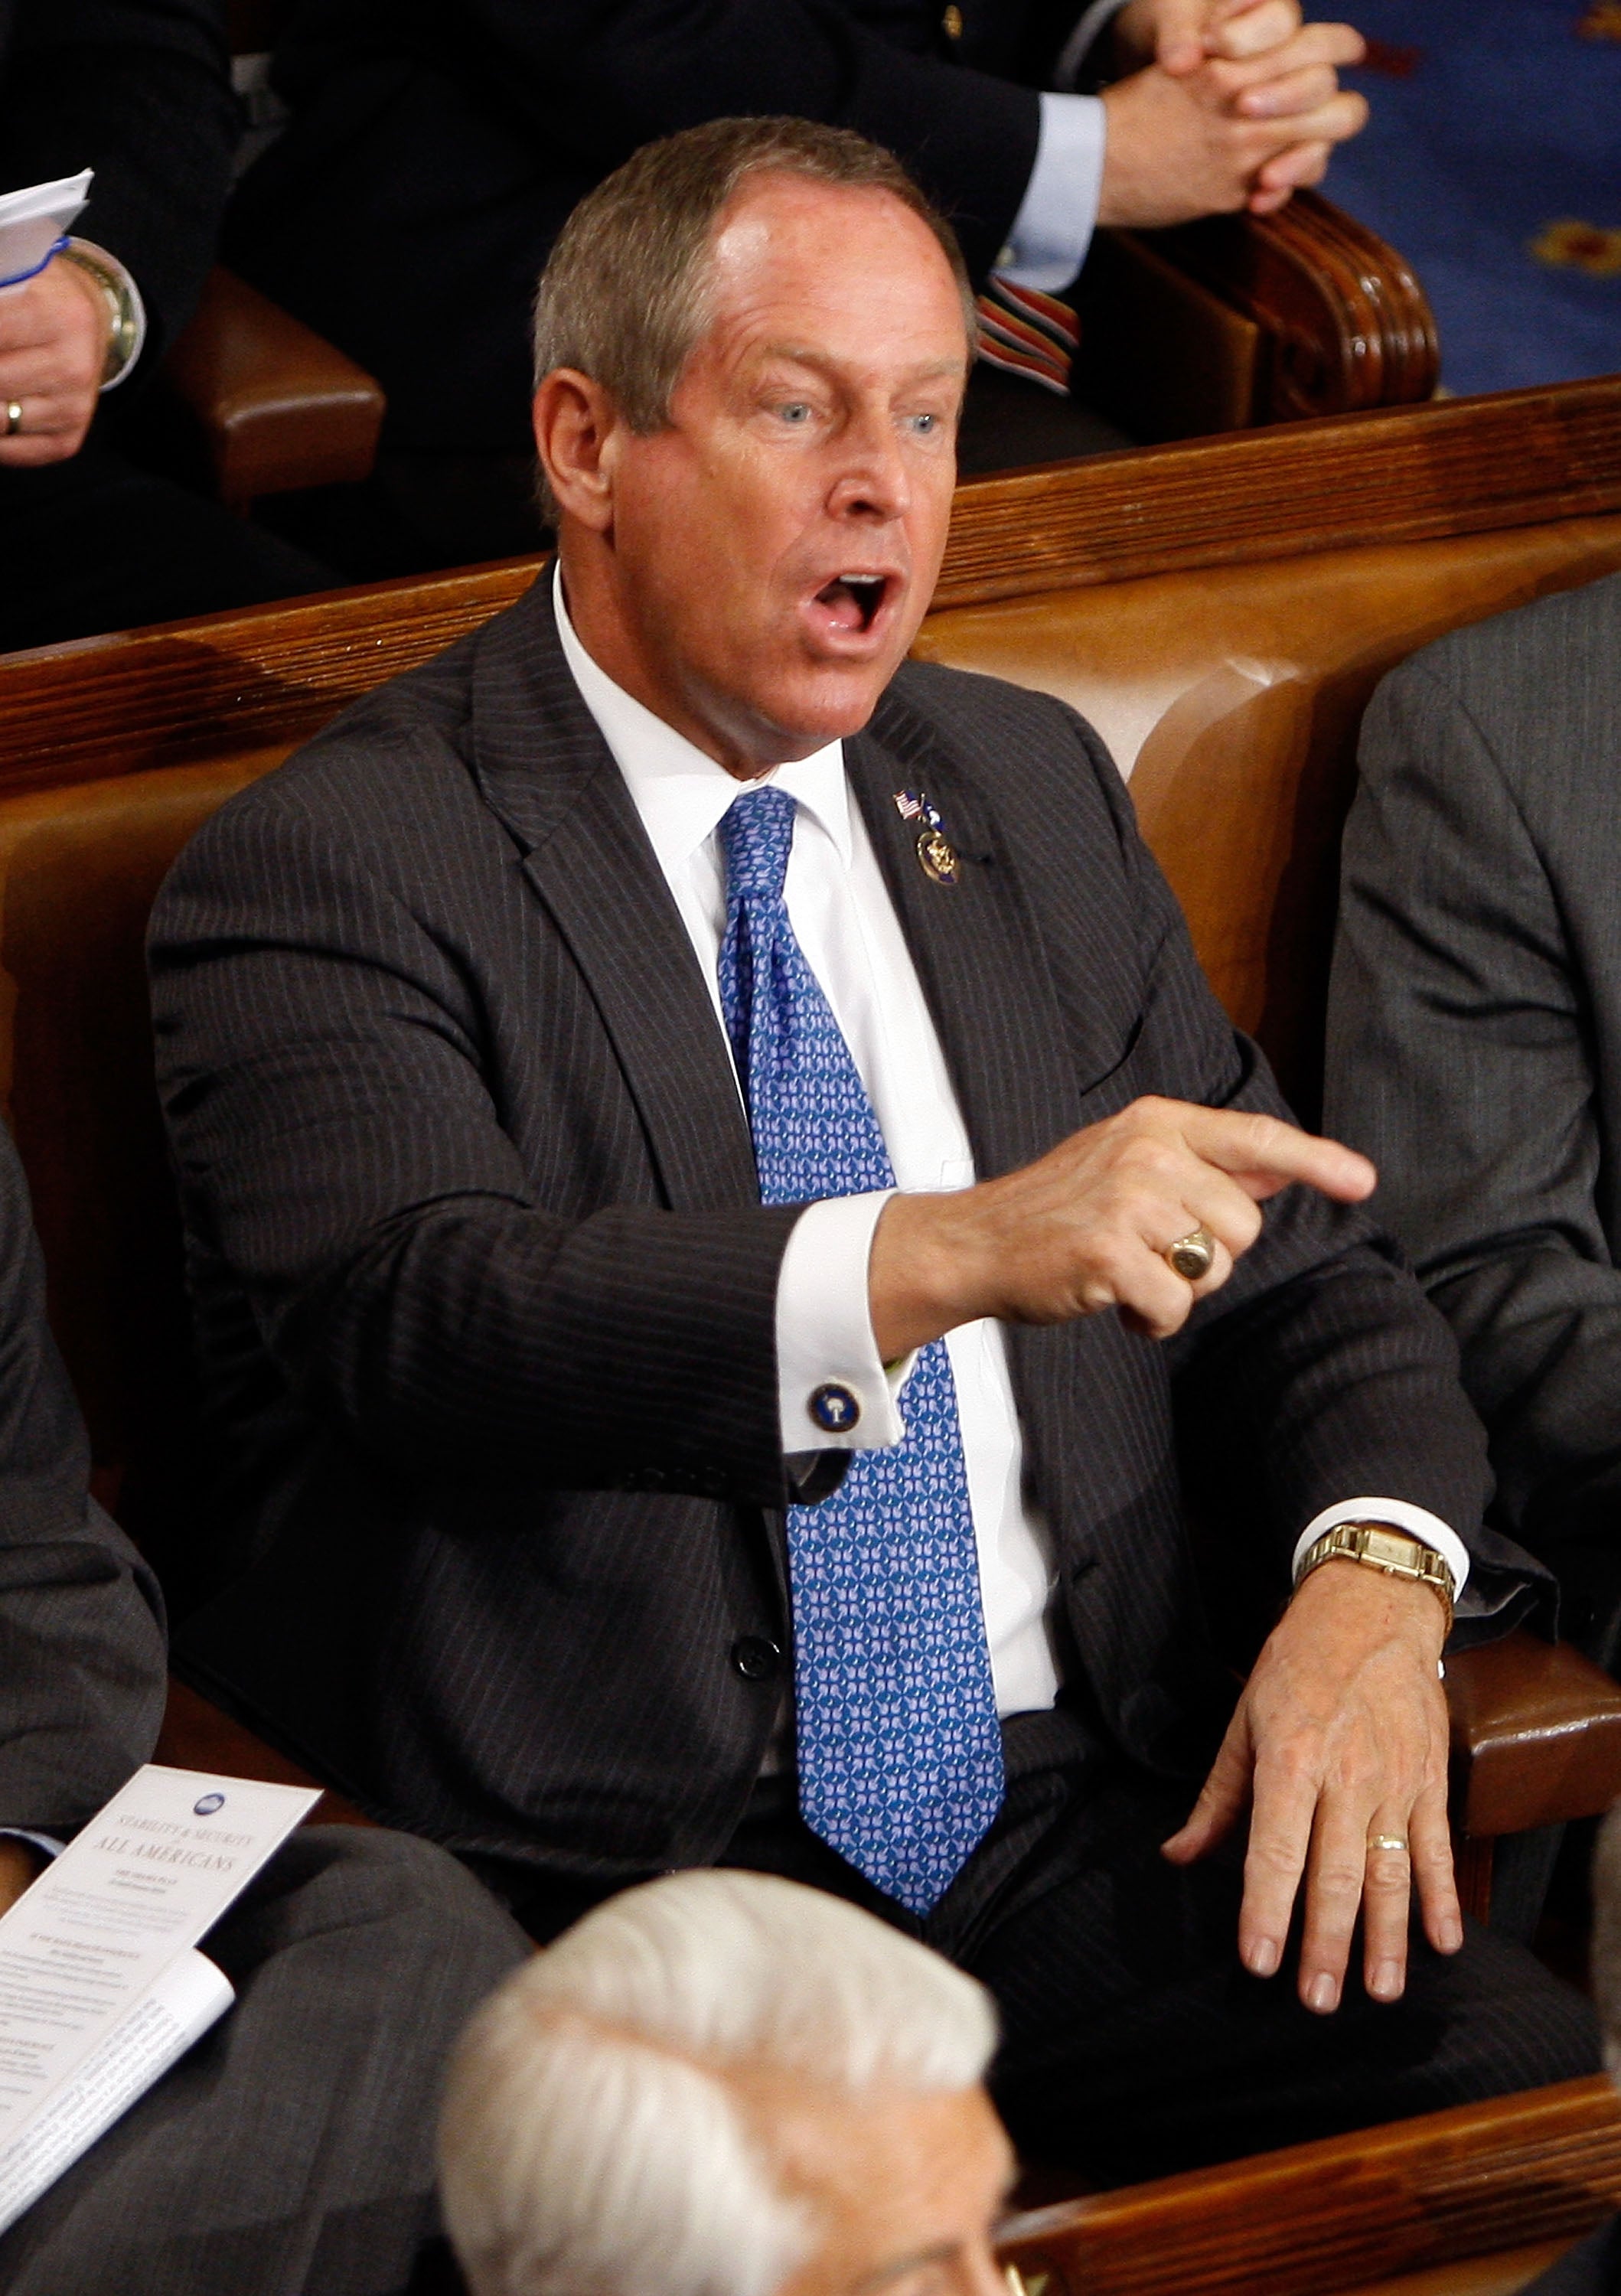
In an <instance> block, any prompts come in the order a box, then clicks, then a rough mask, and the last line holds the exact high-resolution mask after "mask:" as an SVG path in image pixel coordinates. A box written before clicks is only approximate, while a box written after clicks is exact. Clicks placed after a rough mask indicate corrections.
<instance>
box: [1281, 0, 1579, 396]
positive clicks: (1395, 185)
mask: <svg viewBox="0 0 1621 2296" xmlns="http://www.w3.org/2000/svg"><path fill="white" fill-rule="evenodd" d="M1310 12H1311V13H1312V14H1314V15H1325V16H1341V15H1343V16H1344V17H1347V18H1348V19H1349V20H1350V21H1352V22H1353V23H1355V25H1356V27H1357V29H1358V30H1359V31H1362V32H1363V33H1365V34H1366V35H1367V37H1368V38H1369V40H1370V42H1371V43H1372V44H1373V46H1372V53H1371V68H1369V67H1364V68H1363V70H1359V71H1356V72H1354V73H1350V74H1347V78H1348V80H1349V81H1350V83H1351V84H1352V85H1354V86H1358V87H1360V88H1361V89H1362V91H1363V94H1365V95H1366V96H1367V98H1368V101H1369V102H1370V104H1371V106H1372V111H1373V117H1372V119H1371V121H1370V122H1369V124H1368V127H1367V128H1366V129H1365V130H1364V132H1363V135H1361V136H1359V137H1358V138H1357V140H1356V142H1355V143H1352V144H1351V145H1349V146H1348V147H1347V148H1345V149H1342V150H1341V151H1340V152H1337V153H1336V155H1335V158H1334V161H1333V164H1332V166H1331V168H1330V171H1329V177H1328V181H1327V183H1326V184H1324V186H1323V189H1324V190H1325V191H1326V192H1327V193H1328V195H1329V197H1330V199H1332V200H1334V201H1338V203H1339V205H1340V206H1341V207H1343V208H1346V209H1349V211H1350V213H1351V214H1352V215H1354V216H1357V217H1361V219H1362V221H1363V222H1364V223H1366V224H1369V225H1371V226H1372V228H1373V229H1374V230H1375V231H1377V232H1379V234H1381V236H1382V237H1384V238H1386V239H1388V240H1389V242H1391V244H1392V245H1393V246H1395V247H1396V248H1399V249H1400V250H1401V252H1402V253H1403V254H1404V256H1405V257H1406V258H1407V259H1408V261H1409V262H1410V263H1411V264H1412V266H1413V269H1414V270H1415V271H1416V272H1417V273H1418V275H1419V278H1420V281H1421V282H1422V283H1423V286H1424V289H1425V291H1426V292H1427V293H1428V295H1429V299H1430V301H1431V303H1432V304H1433V305H1434V307H1435V312H1436V317H1437V323H1438V324H1439V327H1440V333H1441V379H1442V381H1443V383H1444V384H1445V387H1446V388H1447V389H1449V390H1453V391H1459V392H1462V391H1475V390H1508V389H1514V388H1516V387H1518V386H1520V385H1523V384H1527V383H1538V382H1562V381H1570V380H1573V379H1574V378H1576V377H1577V376H1580V375H1592V374H1610V373H1616V372H1617V370H1621V0H1586V4H1584V0H1341V4H1338V5H1335V6H1332V7H1329V6H1324V5H1322V0H1317V4H1316V5H1314V7H1313V8H1312V9H1311V11H1310Z"/></svg>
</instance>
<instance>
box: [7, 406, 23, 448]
mask: <svg viewBox="0 0 1621 2296" xmlns="http://www.w3.org/2000/svg"><path fill="white" fill-rule="evenodd" d="M21 428H22V401H21V399H20V398H8V399H7V400H6V402H5V435H6V437H7V438H8V439H14V438H15V437H16V436H17V433H18V432H19V430H21Z"/></svg>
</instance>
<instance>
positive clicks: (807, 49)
mask: <svg viewBox="0 0 1621 2296" xmlns="http://www.w3.org/2000/svg"><path fill="white" fill-rule="evenodd" d="M447 13H448V12H447ZM888 14H889V15H890V16H891V17H892V18H894V17H897V16H898V14H899V12H897V11H896V10H893V9H891V10H890V11H888ZM918 15H919V17H920V19H921V21H922V22H924V23H926V24H929V25H932V21H933V19H934V12H933V11H928V12H924V11H919V12H918ZM454 18H455V20H456V22H455V30H454V41H455V47H456V53H454V54H451V53H446V54H445V55H443V56H442V57H439V58H438V59H436V60H437V61H441V62H442V63H443V64H444V65H445V66H446V68H447V69H450V70H462V71H463V72H464V71H465V70H467V69H468V67H469V63H470V61H471V62H472V63H473V64H474V66H475V68H476V67H477V64H478V61H479V55H480V53H482V56H483V57H484V59H485V68H486V69H487V71H488V72H489V74H490V76H491V78H492V79H493V80H497V79H498V81H499V86H500V89H501V94H502V99H503V105H507V106H512V107H516V108H517V109H519V110H520V111H521V112H522V113H523V114H524V115H525V116H526V117H527V118H528V120H529V121H530V122H531V124H532V125H533V127H535V128H536V130H537V131H538V132H539V133H540V135H542V136H544V139H545V144H546V149H547V152H548V154H549V155H550V156H551V157H552V158H553V160H557V159H561V158H562V157H563V156H564V155H568V156H569V158H571V159H572V160H574V161H575V162H576V163H577V164H580V165H582V166H583V168H585V171H586V172H587V174H589V175H602V174H606V173H607V172H608V171H609V170H610V168H615V167H617V166H618V164H619V162H620V161H621V160H625V159H626V158H628V157H629V155H630V153H631V152H633V151H634V150H635V149H636V147H637V146H638V145H639V144H642V143H647V142H648V141H650V140H651V138H652V137H654V136H658V135H671V134H673V133H674V132H675V130H677V129H678V128H683V127H693V126H695V125H697V124H698V123H699V122H700V121H702V120H706V119H725V118H727V117H730V116H732V115H733V114H740V113H749V114H753V113H760V114H772V113H792V114H795V115H797V116H798V117H799V118H802V119H821V120H826V121H829V122H831V124H833V125H835V126H838V127H853V128H856V129H857V130H858V131H859V132H860V133H861V134H862V135H867V136H870V137H871V138H872V141H873V142H874V143H881V144H883V145H884V146H885V148H886V149H887V150H889V151H892V152H896V154H898V156H899V157H900V158H901V159H902V160H905V162H906V163H907V165H908V167H910V168H912V169H913V172H914V173H915V174H916V175H917V176H918V178H919V180H920V181H921V183H922V184H923V185H924V186H925V188H926V189H927V190H928V191H929V193H930V194H931V196H932V197H933V198H934V199H935V200H936V201H937V203H938V204H939V205H940V206H941V207H942V208H943V209H945V211H946V214H947V215H948V216H949V217H951V220H952V222H953V223H954V225H955V226H956V229H957V232H958V234H959V236H960V238H961V239H962V246H963V252H964V254H965V255H966V257H967V258H968V263H969V267H970V271H971V272H972V273H973V275H974V276H975V277H976V278H977V279H978V278H980V277H982V276H983V275H984V274H985V273H986V272H987V271H988V270H989V269H990V267H991V266H992V264H993V263H994V262H995V258H996V254H997V251H998V250H999V249H1000V248H1001V246H1002V244H1003V241H1004V240H1005V239H1006V237H1007V235H1008V232H1009V230H1010V228H1011V225H1012V222H1013V218H1014V217H1015V216H1016V215H1017V214H1018V212H1019V202H1020V201H1021V200H1022V199H1023V197H1024V194H1025V190H1026V187H1027V184H1028V182H1029V179H1030V171H1031V169H1032V168H1034V166H1035V164H1036V143H1037V139H1038V137H1039V135H1040V121H1041V105H1040V99H1039V97H1038V96H1037V95H1036V92H1035V90H1034V89H1033V88H1029V87H1021V86H1014V85H1013V84H1012V83H1011V81H1009V80H1006V79H1003V78H999V77H997V76H996V75H995V74H992V73H989V72H983V71H975V70H970V69H966V68H964V67H962V66H960V65H958V64H955V63H954V62H952V61H948V60H947V59H946V57H944V56H941V55H936V54H932V53H928V51H927V48H926V47H923V48H920V47H919V46H918V45H912V44H910V43H908V44H905V45H902V44H899V43H897V40H896V38H894V37H884V36H883V35H882V34H880V32H878V31H876V30H874V29H872V28H871V27H870V26H868V25H867V24H864V23H863V22H861V21H859V17H858V14H857V12H856V11H854V10H852V9H850V8H848V7H846V6H841V5H839V4H838V0H674V4H671V0H616V4H613V5H609V4H606V0H553V4H549V5H547V6H544V7H537V6H536V5H535V4H534V0H466V4H465V5H464V6H463V7H462V8H460V9H458V10H456V11H454ZM448 37H449V36H448V35H446V38H447V39H448ZM464 43H467V45H463V44H464Z"/></svg>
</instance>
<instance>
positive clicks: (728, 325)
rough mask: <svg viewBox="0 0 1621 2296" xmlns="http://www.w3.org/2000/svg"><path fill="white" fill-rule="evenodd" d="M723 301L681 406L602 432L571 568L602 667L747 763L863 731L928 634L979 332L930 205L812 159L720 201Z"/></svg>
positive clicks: (775, 759)
mask: <svg viewBox="0 0 1621 2296" xmlns="http://www.w3.org/2000/svg"><path fill="white" fill-rule="evenodd" d="M709 308H710V313H711V320H710V324H709V326H708V330H707V331H706V332H705V334H704V336H703V337H702V339H701V340H700V342H699V343H698V345H697V347H696V348H695V349H694V350H693V352H692V357H690V359H689V360H688V362H687V365H686V367H685V369H684V372H683V374H682V377H681V380H680V381H679V383H678V384H677V386H676V389H675V394H674V398H673V399H672V402H671V408H670V421H669V423H668V426H667V428H666V429H664V430H660V431H658V432H656V433H655V434H654V435H653V436H651V438H637V437H636V436H634V434H633V433H631V432H630V431H628V430H626V429H625V428H624V427H623V425H617V426H616V427H615V428H614V429H613V430H612V431H611V434H610V436H609V437H608V439H607V440H606V443H605V445H604V447H603V450H602V469H603V471H604V474H605V477H606V480H607V489H606V491H607V492H608V493H609V494H610V496H611V520H610V526H609V527H608V529H607V530H606V531H605V532H602V533H600V534H593V535H591V536H590V537H587V540H588V553H587V554H588V556H589V558H590V560H591V563H590V564H589V565H587V566H580V567H578V568H577V559H578V556H579V553H578V551H577V549H576V548H571V542H573V541H574V540H575V539H576V537H571V536H570V533H569V521H568V519H567V517H566V516H565V523H564V529H563V545H564V556H563V569H564V576H565V579H566V581H567V583H568V586H569V603H570V606H571V609H574V610H575V611H576V613H577V620H578V622H579V624H580V635H581V636H582V638H583V639H584V640H585V644H586V645H587V647H588V649H589V650H590V651H591V652H592V653H593V654H594V655H595V657H596V659H597V660H599V661H600V662H601V663H602V667H603V668H605V669H607V670H608V672H609V674H610V676H614V677H616V678H618V682H619V683H620V684H621V685H626V686H627V687H628V689H629V690H630V691H631V692H632V693H635V694H636V696H637V698H638V700H640V701H643V702H645V703H646V704H647V705H648V706H649V707H650V708H651V709H654V710H655V711H656V712H657V714H658V715H659V716H660V717H664V718H665V719H666V720H667V722H668V723H670V724H673V725H675V726H676V727H677V728H678V729H679V730H680V731H682V732H684V733H685V734H687V735H688V737H689V739H692V740H694V741H696V742H698V743H699V745H700V747H701V748H703V749H704V750H707V751H708V754H709V755H711V756H713V757H716V758H719V759H720V761H721V762H722V763H723V764H725V765H726V766H727V767H729V768H730V769H731V770H732V771H733V772H734V773H740V774H741V775H745V776H747V775H753V774H756V773H759V772H761V771H764V770H765V768H767V767H770V766H773V765H778V764H782V763H784V762H785V761H787V760H788V759H790V758H796V757H806V756H808V755H809V754H810V753H811V752H812V751H813V750H816V749H819V748H821V747H822V746H823V744H824V743H826V742H830V741H832V740H835V739H837V738H838V737H839V736H841V735H843V734H852V733H855V732H856V731H858V730H859V728H860V727H861V726H864V725H865V723H866V721H867V719H868V717H870V716H871V715H872V709H873V707H874V705H875V703H876V702H877V700H878V697H879V695H880V693H882V691H883V689H884V687H885V685H887V684H888V681H889V679H890V677H891V676H893V675H894V673H895V670H896V667H897V665H898V664H899V662H900V661H901V660H902V658H903V657H904V655H905V652H906V649H907V647H908V646H909V645H910V644H911V643H912V640H913V636H914V635H916V631H917V627H918V624H919V623H920V622H921V619H922V617H923V613H924V611H925V609H926V607H927V606H928V603H929V596H930V594H931V593H932V591H933V588H934V584H935V577H936V575H937V572H938V570H939V563H940V557H941V553H942V552H943V551H944V549H945V546H946V527H947V524H948V521H949V519H950V513H951V496H952V488H953V486H954V481H955V475H956V451H955V450H956V426H957V417H958V414H959V411H960V409H961V405H962V391H963V386H964V382H965V379H966V373H967V349H966V345H965V342H964V334H963V315H962V302H961V300H960V298H959V296H958V292H957V288H956V284H955V282H954V279H953V277H952V274H951V269H950V266H949V265H948V264H947V263H946V258H945V257H944V255H943V254H942V253H941V251H940V249H939V247H938V245H937V242H936V241H935V239H934V237H933V234H931V233H930V232H929V230H928V229H927V227H926V226H925V225H923V224H922V223H921V221H920V220H919V218H918V217H916V216H915V215H913V213H912V212H911V210H910V209H907V208H906V207H905V206H904V205H903V204H902V203H901V201H898V200H896V199H895V198H894V197H893V196H892V195H891V194H890V193H887V192H876V191H868V190H849V189H846V188H843V187H840V186H835V185H831V184H818V183H813V182H809V181H806V179H804V178H803V177H795V176H759V177H757V178H756V179H754V180H753V181H752V182H750V183H748V184H745V186H744V188H743V190H742V191H741V193H740V194H739V196H738V197H737V199H736V200H735V201H733V203H732V205H731V206H730V208H728V209H727V210H726V212H725V215H724V216H723V217H722V219H721V226H720V230H719V233H718V235H717V237H716V246H715V258H714V271H713V275H712V291H711V301H710V306H709ZM565 508H566V505H565ZM577 575H578V576H581V577H584V578H583V579H582V578H577Z"/></svg>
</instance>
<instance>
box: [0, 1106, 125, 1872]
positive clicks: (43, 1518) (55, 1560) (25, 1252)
mask: <svg viewBox="0 0 1621 2296" xmlns="http://www.w3.org/2000/svg"><path fill="white" fill-rule="evenodd" d="M89 1472H90V1461H89V1456H88V1450H87V1447H86V1440H85V1432H84V1427H83V1423H82V1422H81V1421H80V1418H79V1415H78V1407H77V1406H76V1405H75V1403H74V1399H73V1396H72V1392H71V1390H70V1387H69V1384H68V1375H67V1373H66V1371H65V1370H64V1369H63V1366H62V1362H61V1357H60V1356H59V1355H58V1353H57V1350H56V1343H55V1341H53V1338H52V1337H51V1333H50V1329H49V1326H48V1325H47V1324H46V1322H45V1280H44V1271H43V1268H42V1267H41V1263H40V1255H39V1246H38V1244H37V1242H36V1241H35V1236H34V1230H33V1225H32V1221H31V1218H30V1217H29V1200H28V1190H27V1185H26V1184H25V1182H24V1180H23V1177H22V1169H21V1166H20V1163H19V1161H18V1159H17V1153H16V1151H15V1149H14V1148H13V1147H12V1142H11V1137H10V1136H9V1134H7V1133H6V1132H5V1131H4V1128H0V1825H6V1826H13V1827H26V1828H30V1829H33V1830H35V1831H37V1832H42V1833H53V1834H58V1835H61V1834H65V1833H72V1832H73V1831H74V1829H75V1828H76V1827H77V1826H78V1825H82V1824H83V1823H84V1821H85V1819H86V1818H87V1817H89V1816H92V1815H93V1814H94V1812H95V1811H96V1810H97V1809H99V1808H100V1807H101V1805H102V1802H104V1801H105V1800H107V1798H108V1796H109V1795H110V1794H111V1793H113V1792H116V1791H117V1789H118V1788H119V1786H120V1785H121V1784H123V1782H124V1780H125V1779H126V1778H127V1776H128V1775H129V1774H130V1772H131V1771H132V1770H133V1769H135V1768H136V1767H137V1766H138V1765H139V1764H140V1763H142V1762H143V1761H145V1760H146V1759H148V1757H149V1756H150V1754H151V1750H152V1747H153V1745H154V1744H155V1743H156V1741H157V1735H158V1726H159V1723H160V1720H161V1719H162V1715H163V1694H164V1683H165V1667H164V1635H163V1625H162V1616H161V1606H160V1600H159V1595H158V1590H157V1587H156V1585H155V1583H154V1582H153V1580H152V1579H151V1574H150V1573H149V1572H148V1570H146V1568H145V1566H144V1564H143V1562H141V1560H140V1558H139V1557H138V1556H137V1554H135V1549H134V1548H133V1547H132V1546H130V1544H129V1542H128V1540H127V1538H125V1537H124V1534H123V1532H122V1531H121V1530H119V1528H118V1526H117V1524H116V1523H114V1522H113V1521H111V1519H110V1518H109V1517H108V1516H107V1515H106V1514H104V1513H102V1509H101V1508H100V1507H99V1506H97V1505H96V1504H95V1502H94V1500H93V1499H92V1498H91V1497H89V1494H88V1481H89Z"/></svg>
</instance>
